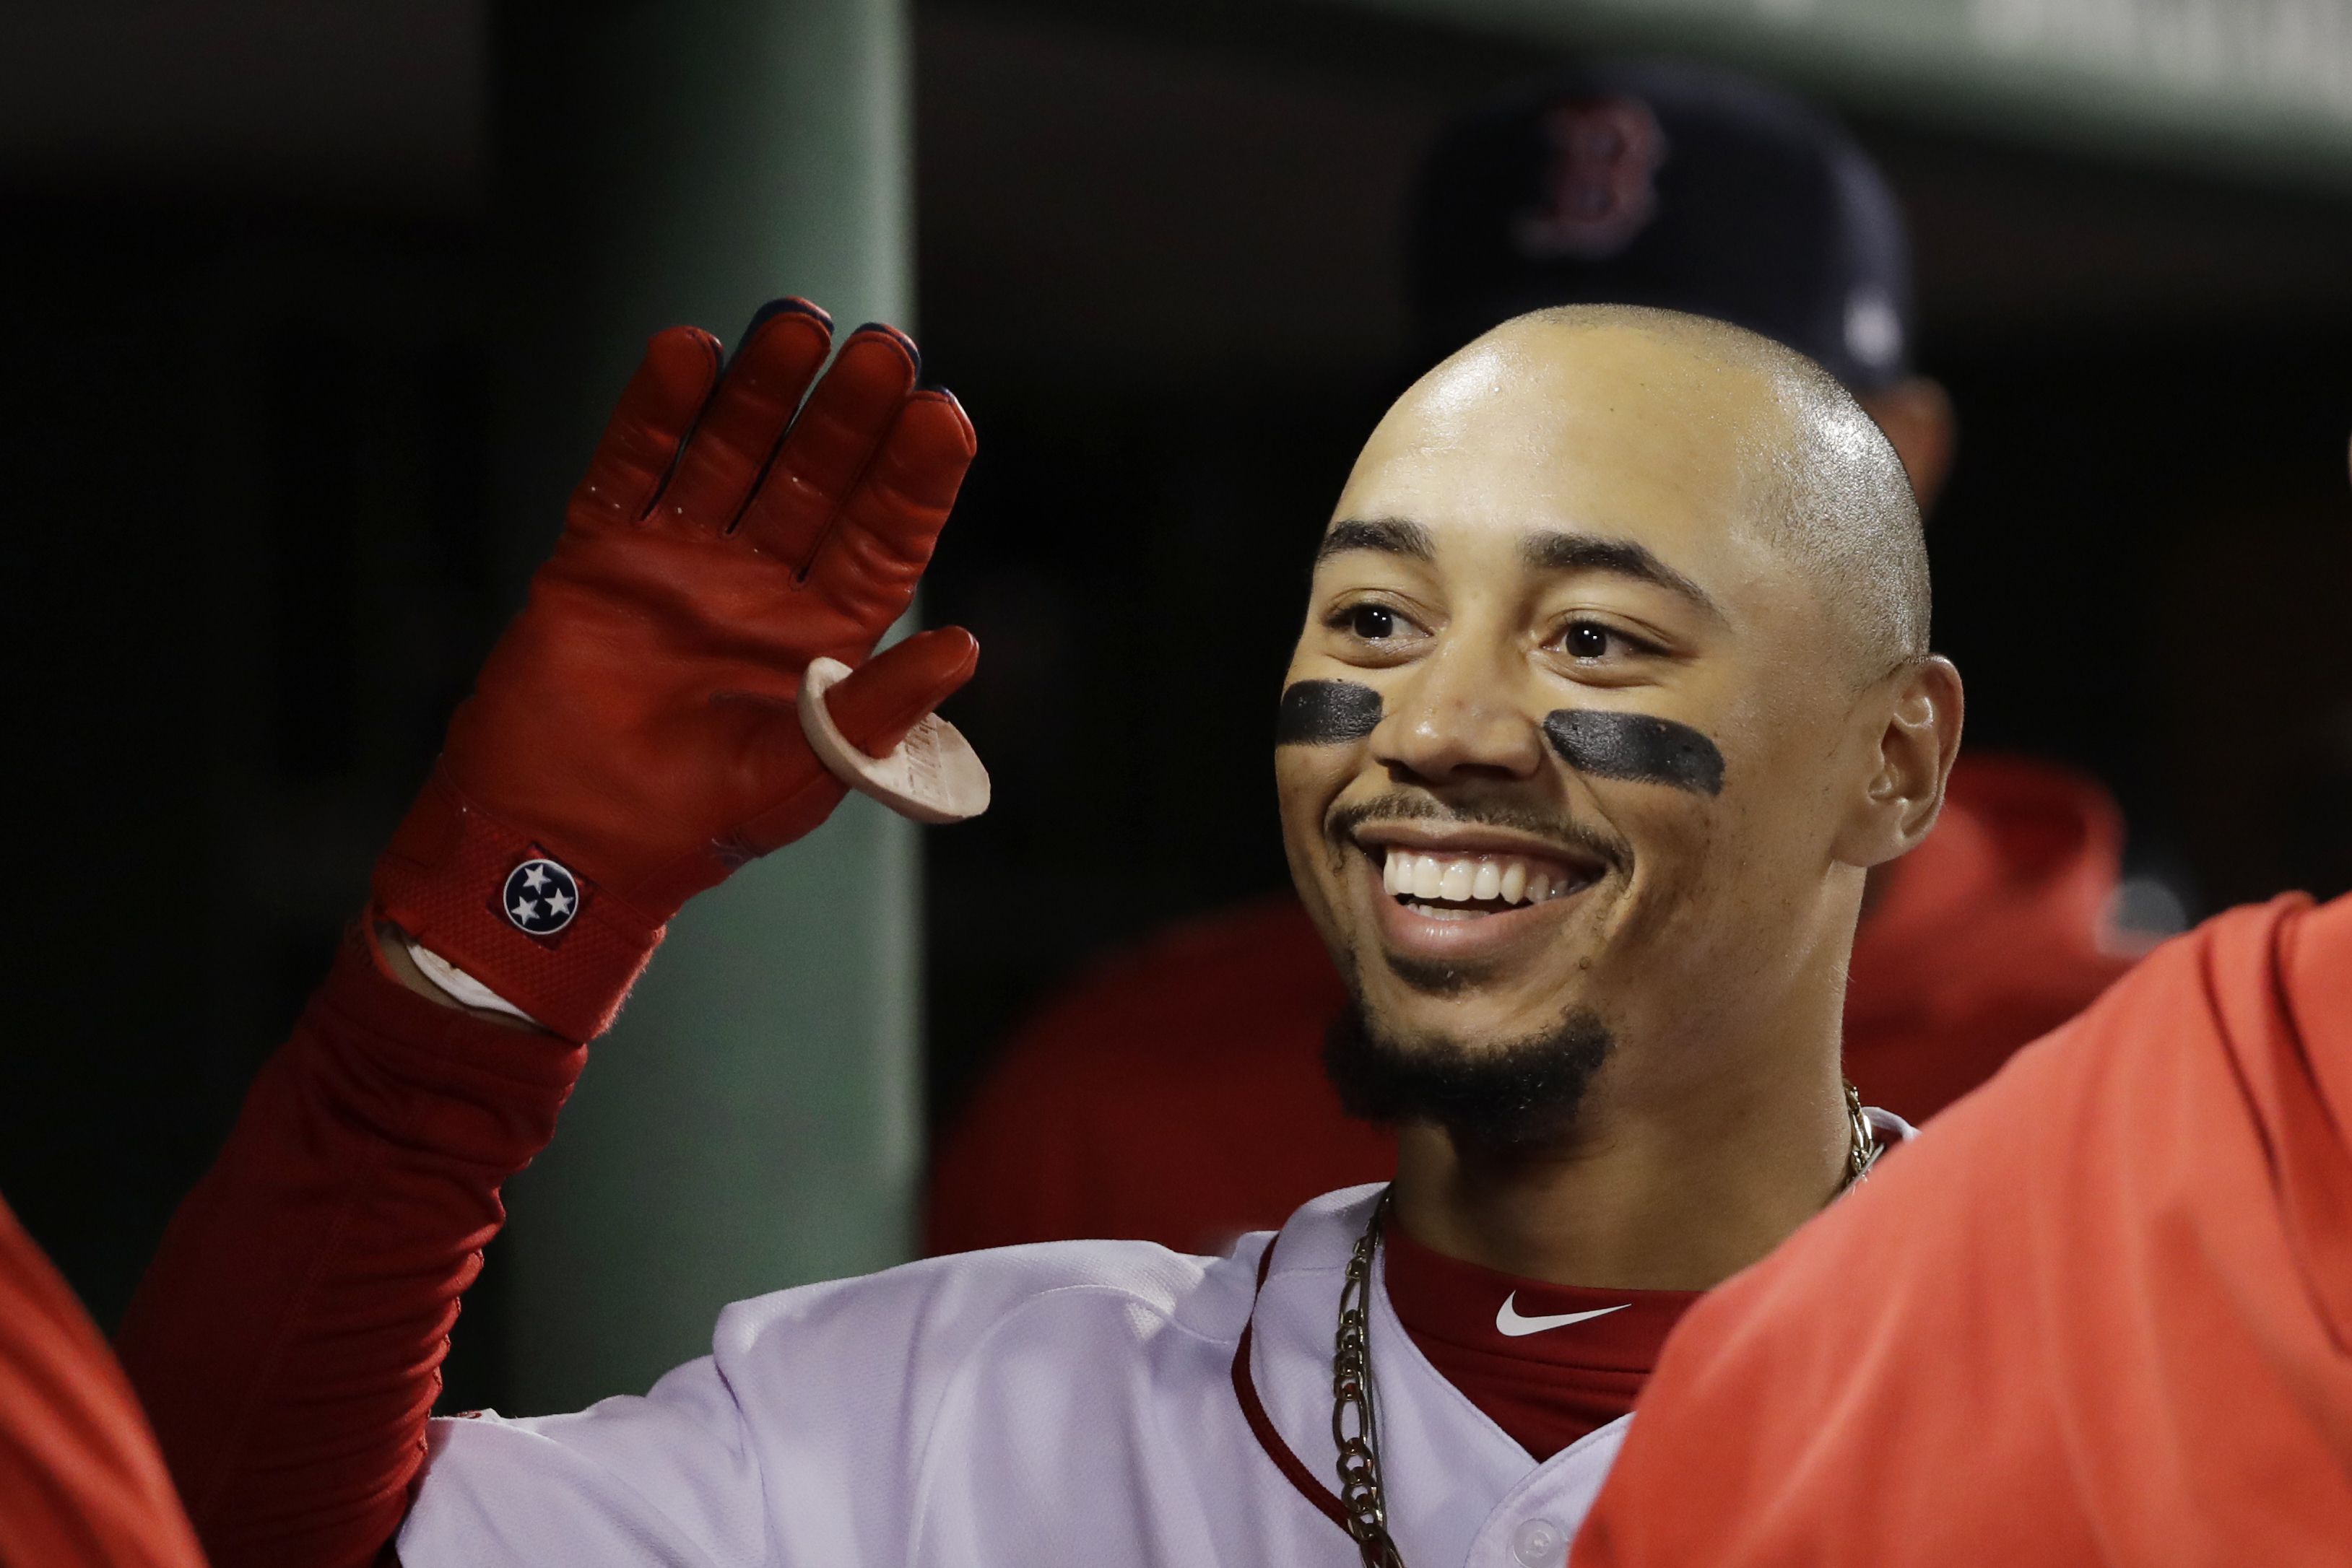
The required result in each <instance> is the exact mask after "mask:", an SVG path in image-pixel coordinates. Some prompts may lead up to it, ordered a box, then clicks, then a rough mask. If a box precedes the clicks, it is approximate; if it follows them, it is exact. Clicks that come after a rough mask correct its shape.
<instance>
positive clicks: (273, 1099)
mask: <svg viewBox="0 0 2352 1568" xmlns="http://www.w3.org/2000/svg"><path fill="white" fill-rule="evenodd" d="M365 941H366V938H365V937H364V936H363V935H362V934H360V933H359V932H358V931H356V930H354V932H353V933H352V936H351V937H350V938H349V939H348V940H347V941H346V942H345V944H344V946H343V950H342V952H341V955H340V956H338V958H337V960H336V963H335V967H334V968H333V970H332V971H331V973H330V974H329V976H328V977H327V981H326V984H325V985H324V986H322V987H321V988H320V990H319V992H318V994H317V995H316V996H315V997H314V998H312V999H311V1001H310V1006H309V1008H308V1009H306V1010H305V1011H304V1013H303V1015H302V1018H301V1020H300V1021H299V1023H298V1024H297V1025H296V1027H295V1030H294V1034H293V1038H292V1039H291V1040H289V1041H288V1042H287V1043H286V1045H285V1046H284V1047H283V1048H282V1049H280V1050H279V1051H278V1053H277V1055H276V1056H274V1057H273V1058H271V1060H270V1061H269V1062H268V1065H267V1066H265V1067H264V1068H263V1069H262V1071H261V1074H260V1076H259V1078H258V1079H257V1081H256V1082H255V1083H254V1086H253V1089H252V1092H250V1093H249V1094H248V1095H247V1099H246V1103H245V1107H244V1110H243V1112H242V1113H241V1114H240V1115H239V1117H238V1119H237V1124H236V1129H235V1131H234V1132H233V1133H231V1134H230V1136H229V1140H228V1144H227V1146H226V1148H225V1149H224V1150H223V1151H222V1153H221V1156H220V1158H219V1160H218V1162H217V1163H215V1166H213V1168H212V1170H211V1172H210V1173H209V1174H207V1175H206V1176H205V1178H204V1180H203V1181H202V1182H201V1183H200V1184H199V1185H198V1186H197V1187H196V1189H195V1190H194V1192H193V1193H192V1194H190V1195H189V1197H188V1199H187V1201H186V1202H185V1203H184V1204H183V1205H182V1206H181V1208H180V1211H179V1213H178V1215H177V1216H176V1217H175V1218H173V1222H172V1225H171V1228H170V1229H169V1230H168V1231H167V1232H166V1233H165V1236H164V1239H163V1248H162V1249H161V1250H160V1251H159V1252H158V1253H157V1255H156V1258H155V1261H154V1263H153V1264H152V1267H151V1268H150V1269H149V1270H148V1272H147V1277H146V1279H145V1280H144V1281H142V1284H141V1286H140V1289H139V1292H138V1295H137V1297H136V1298H135V1299H134V1300H133V1301H132V1302H131V1311H130V1312H129V1314H128V1315H127V1317H126V1318H125V1320H124V1322H123V1326H122V1332H121V1336H120V1341H119V1345H118V1348H119V1350H120V1352H121V1357H122V1361H123V1364H124V1367H125V1368H126V1369H127V1370H128V1372H129V1373H130V1375H131V1383H132V1385H133V1386H134V1387H136V1389H137V1390H138V1392H139V1394H140V1396H141V1397H142V1399H144V1400H145V1402H146V1405H147V1409H148V1412H149V1415H150V1416H151V1418H152V1421H153V1423H154V1427H155V1432H156V1436H157V1437H158V1438H159V1439H160V1440H161V1442H162V1445H163V1453H164V1457H165V1458H166V1460H167V1461H168V1462H169V1464H170V1466H171V1469H172V1474H173V1478H174V1479H176V1480H177V1481H178V1483H179V1487H180V1491H181V1495H182V1496H183V1498H184V1500H186V1503H187V1507H188V1511H189V1514H190V1516H191V1517H192V1518H193V1519H194V1521H195V1525H196V1530H197V1533H198V1535H199V1536H200V1537H201V1538H202V1540H203V1542H204V1544H205V1548H206V1550H207V1551H208V1552H210V1553H211V1554H212V1559H213V1562H214V1563H215V1568H242V1565H245V1564H264V1563H267V1564H270V1565H271V1568H330V1565H341V1564H362V1563H369V1562H371V1561H372V1560H373V1559H374V1558H375V1557H376V1556H377V1554H378V1553H379V1552H380V1551H381V1550H382V1549H383V1546H384V1544H385V1543H386V1542H389V1541H390V1540H391V1539H392V1537H393V1535H394V1532H395V1531H397V1530H398V1528H399V1526H400V1521H401V1517H402V1515H403V1514H404V1511H406V1507H407V1500H408V1494H409V1489H410V1487H411V1484H412V1483H413V1482H414V1480H415V1476H416V1473H417V1469H418V1466H419V1465H420V1463H421V1462H422V1460H423V1458H424V1455H425V1418H426V1416H427V1415H428V1414H429V1413H430V1411H431V1409H432V1406H433V1402H434V1399H435V1397H436V1396H437V1395H438V1393H439V1391H440V1384H441V1375H440V1366H441V1360H442V1356H443V1354H445V1352H446V1349H447V1345H448V1339H447V1335H448V1332H449V1327H450V1325H451V1323H452V1322H455V1321H456V1318H457V1299H458V1296H459V1293H460V1292H462V1291H464V1290H465V1288H466V1287H467V1285H468V1284H470V1283H471V1282H472V1281H473V1279H474V1277H475V1275H476V1274H477V1273H478V1271H479V1270H480V1267H481V1253H482V1248H483V1247H484V1245H485V1244H487V1243H488V1241H489V1239H490V1238H491V1237H492V1236H494V1235H495V1234H497V1232H498V1229H499V1225H500V1223H501V1222H502V1221H503V1219H504V1218H505V1209H504V1207H502V1206H501V1204H500V1202H499V1188H500V1186H501V1185H502V1184H503V1183H504V1182H505V1181H506V1179H507V1178H508V1177H509V1176H511V1175H512V1174H513V1173H514V1172H516V1171H517V1170H519V1169H520V1168H521V1167H522V1166H524V1165H525V1164H527V1163H529V1161H530V1158H531V1157H532V1156H533V1155H536V1154H537V1153H538V1152H539V1150H540V1149H541V1148H542V1147H543V1146H545V1145H546V1143H547V1141H548V1138H549V1137H550V1136H551V1134H552V1133H553V1131H554V1126H555V1116H556V1112H557V1110H558V1109H559V1108H560V1107H561V1106H562V1103H563V1101H564V1098H565V1096H566V1095H567V1094H569V1093H570V1092H571V1089H572V1083H573V1082H574V1081H575V1080H576V1079H577V1078H578V1076H579V1072H580V1069H581V1066H582V1063H583V1061H584V1060H585V1058H586V1054H587V1053H586V1050H585V1048H584V1047H580V1046H574V1045H572V1044H569V1043H567V1042H565V1041H563V1040H558V1039H556V1038H554V1037H553V1036H551V1035H545V1034H539V1033H534V1032H528V1031H525V1030H515V1029H508V1028H503V1027H501V1026H499V1025H498V1024H494V1023H491V1022H488V1021H486V1020H484V1019H478V1018H475V1017H472V1016H470V1015H468V1014H467V1013H463V1012H460V1011H457V1009H451V1008H445V1007H441V1006H438V1005H436V1004H435V1003H434V1002H432V1001H430V1000H428V999H426V998H423V997H420V996H417V995H415V994H414V993H412V992H410V991H408V990H407V989H405V988H403V987H402V986H400V985H399V983H398V982H396V981H394V980H393V979H391V978H389V977H386V976H385V975H383V973H382V972H381V971H380V970H379V969H378V967H376V963H375V960H374V957H373V954H372V953H370V952H369V951H368V949H367V948H366V946H364V944H365Z"/></svg>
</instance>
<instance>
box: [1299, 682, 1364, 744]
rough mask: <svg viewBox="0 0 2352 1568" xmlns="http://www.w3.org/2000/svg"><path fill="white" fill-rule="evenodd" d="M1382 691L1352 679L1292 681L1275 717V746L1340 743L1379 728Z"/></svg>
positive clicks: (1359, 738) (1358, 737)
mask: <svg viewBox="0 0 2352 1568" xmlns="http://www.w3.org/2000/svg"><path fill="white" fill-rule="evenodd" d="M1380 722H1381V694H1380V693H1378V692H1376V691H1374V690H1372V688H1371V687H1370V686H1361V685H1357V684H1356V683H1355V682H1353V681H1294V682H1292V683H1291V684H1290V685H1288V686H1287V687H1286V688H1284V690H1283V694H1282V706H1280V707H1279V708H1278V709H1277V710H1276V713H1275V719H1274V743H1275V744H1276V746H1339V745H1343V744H1345V743H1346V742H1348V741H1350V740H1361V739H1363V738H1364V737H1366V736H1368V735H1370V734H1371V733H1372V731H1373V730H1374V729H1376V728H1378V727H1380Z"/></svg>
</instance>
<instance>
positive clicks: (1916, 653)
mask: <svg viewBox="0 0 2352 1568" xmlns="http://www.w3.org/2000/svg"><path fill="white" fill-rule="evenodd" d="M1497 421H1500V422H1502V423H1504V424H1505V425H1506V426H1508V427H1511V428H1510V429H1509V431H1508V434H1507V435H1506V437H1505V440H1504V442H1503V445H1504V447H1505V448H1506V449H1507V450H1510V451H1512V452H1514V453H1525V454H1527V455H1528V456H1530V457H1533V456H1534V455H1536V454H1537V453H1538V452H1541V453H1543V454H1544V455H1545V457H1546V458H1547V459H1549V460H1550V461H1554V462H1565V463H1567V464H1570V465H1580V466H1582V467H1585V468H1588V469H1591V470H1592V471H1594V472H1595V473H1600V472H1603V471H1611V470H1613V471H1614V473H1613V476H1612V479H1611V483H1612V486H1613V489H1614V491H1615V492H1616V493H1618V494H1621V495H1622V496H1623V497H1625V499H1626V502H1627V504H1628V506H1629V507H1631V508H1632V509H1633V510H1636V511H1655V510H1659V509H1666V510H1675V509H1679V510H1683V511H1685V512H1687V511H1693V510H1696V511H1702V512H1711V511H1713V510H1714V509H1716V508H1717V507H1720V506H1722V505H1724V504H1725V502H1726V501H1727V500H1728V502H1729V504H1730V505H1731V506H1732V507H1734V508H1735V509H1736V510H1737V512H1738V517H1737V518H1736V519H1734V520H1736V521H1737V522H1738V523H1739V524H1741V525H1743V527H1744V528H1745V530H1746V531H1747V532H1748V533H1750V534H1751V535H1753V536H1754V537H1755V538H1757V539H1759V540H1760V541H1761V542H1763V543H1764V544H1765V545H1767V546H1769V549H1771V551H1772V552H1773V553H1774V554H1776V555H1778V556H1780V557H1781V558H1782V559H1785V560H1786V561H1787V562H1788V563H1789V564H1790V566H1791V567H1792V568H1794V569H1795V570H1796V571H1797V572H1798V573H1799V574H1800V575H1801V577H1802V578H1803V579H1805V580H1807V581H1809V582H1810V583H1811V584H1812V585H1813V587H1814V590H1815V592H1816V595H1817V598H1818V601H1819V603H1820V605H1821V607H1822V610H1823V612H1825V614H1826V616H1827V618H1828V620H1829V621H1830V622H1831V624H1832V626H1833V627H1834V628H1835V629H1836V631H1837V633H1838V635H1839V639H1840V641H1841V643H1843V649H1842V652H1843V654H1844V655H1845V656H1846V657H1847V658H1848V659H1850V660H1851V661H1852V667H1853V671H1854V673H1855V674H1856V675H1857V677H1858V678H1860V679H1863V680H1871V679H1875V678H1877V677H1878V676H1881V675H1884V674H1887V673H1888V672H1890V671H1893V670H1895V669H1898V668H1901V667H1903V666H1905V665H1906V664H1910V663H1913V662H1915V661H1916V660H1917V659H1919V658H1921V657H1923V656H1924V655H1925V654H1926V653H1927V631H1928V611H1929V601H1928V578H1927V548H1926V543H1925V540H1924V538H1922V535H1921V529H1920V519H1919V508H1918V505H1917V502H1916V499H1915V497H1914V495H1913V492H1912V488H1911V485H1910V482H1909V480H1908V478H1907V476H1906V475H1905V473H1904V469H1903V465H1902V462H1901V460H1900V459H1899V458H1898V457H1897V456H1896V455H1895V449H1894V447H1893V446H1892V445H1890V444H1888V442H1887V440H1886V438H1885V435H1884V434H1882V433H1881V432H1880V431H1879V429H1878V427H1877V425H1875V424H1874V423H1872V421H1871V418H1870V416H1869V414H1867V413H1864V411H1863V409H1862V407H1861V405H1860V404H1858V403H1857V402H1854V400H1853V395H1852V394H1851V393H1850V392H1847V391H1846V390H1845V388H1844V387H1843V386H1842V385H1840V384H1839V382H1838V381H1837V380H1836V378H1835V377H1833V376H1832V375H1831V374H1830V373H1829V372H1828V371H1824V370H1822V368H1821V367H1820V366H1819V365H1817V364H1815V363H1814V362H1813V361H1811V360H1809V359H1806V358H1805V357H1804V356H1803V355H1801V354H1799V353H1797V352H1795V351H1794V350H1790V349H1787V348H1783V347H1782V346H1781V345H1780V344H1778V343H1776V342H1773V341H1772V340H1769V339H1768V338H1763V337H1759V336H1758V335H1757V334H1755V333H1753V332H1749V331H1747V330H1745V329H1741V328H1738V327H1733V326H1729V325H1727V324H1726V323H1724V322H1720V321H1714V320H1709V319H1706V318H1704V317H1697V316H1686V315H1683V314H1681V313H1679V312H1676V311H1671V310H1653V309H1644V308H1637V307H1632V306H1601V305H1591V306H1564V307H1559V308H1553V309H1548V310H1538V311H1536V312H1534V313H1532V314H1529V315H1526V316H1521V317H1518V318H1517V319H1514V320H1510V321H1507V322H1505V323H1503V324H1502V325H1501V326H1499V327H1496V328H1495V329H1493V330H1492V331H1489V332H1488V333H1486V335H1485V336H1484V337H1481V338H1479V339H1478V340H1476V341H1475V342H1473V343H1471V344H1469V345H1468V346H1467V347H1465V348H1464V349H1463V350H1460V351H1459V352H1457V353H1455V354H1454V355H1453V356H1452V357H1451V358H1449V359H1448V360H1447V361H1445V362H1444V364H1442V365H1440V366H1438V367H1437V369H1435V370H1433V371H1431V372H1430V373H1429V374H1428V375H1427V376H1425V377H1423V379H1422V381H1421V382H1419V383H1417V384H1416V385H1415V386H1414V387H1413V389H1412V391H1411V392H1407V393H1406V394H1405V396H1404V397H1403V398H1402V400H1400V401H1399V402H1398V404H1397V406H1396V407H1395V408H1394V409H1392V410H1391V413H1390V415H1389V419H1388V420H1387V421H1384V422H1383V426H1384V428H1383V430H1382V431H1381V432H1380V433H1376V434H1375V435H1374V438H1373V443H1372V444H1371V445H1370V446H1368V447H1367V449H1366V455H1367V457H1370V456H1371V455H1372V453H1373V451H1374V449H1375V448H1377V447H1379V446H1380V445H1381V442H1382V439H1383V436H1389V437H1391V438H1401V439H1403V440H1406V441H1419V442H1423V443H1432V444H1440V445H1443V444H1450V443H1454V442H1456V441H1466V440H1469V439H1471V438H1472V434H1471V427H1472V426H1474V425H1485V426H1488V427H1491V426H1492V425H1493V424H1494V423H1495V422H1497ZM1391 423H1394V424H1396V425H1397V427H1398V428H1396V429H1395V430H1393V431H1391V430H1389V429H1388V428H1387V426H1389V425H1390V424H1391ZM1548 426H1549V428H1548ZM1594 522H1595V523H1596V524H1597V525H1599V526H1601V527H1604V528H1605V527H1607V524H1606V522H1605V520H1604V519H1594Z"/></svg>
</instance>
